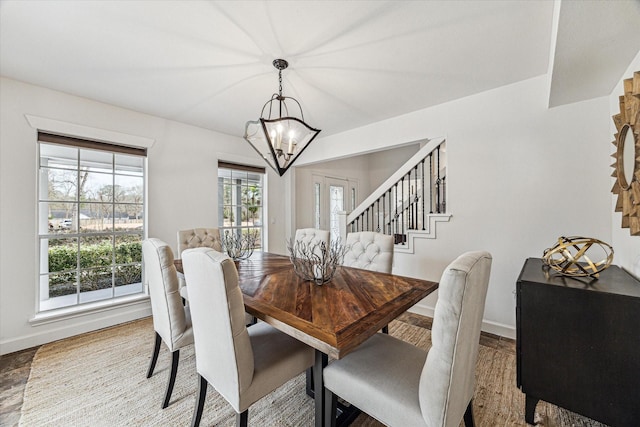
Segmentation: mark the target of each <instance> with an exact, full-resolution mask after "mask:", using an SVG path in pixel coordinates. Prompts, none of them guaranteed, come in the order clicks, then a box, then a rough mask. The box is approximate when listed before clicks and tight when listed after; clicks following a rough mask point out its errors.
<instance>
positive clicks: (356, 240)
mask: <svg viewBox="0 0 640 427" xmlns="http://www.w3.org/2000/svg"><path fill="white" fill-rule="evenodd" d="M346 247H347V251H346V252H345V254H344V259H343V261H342V265H344V266H347V267H355V268H362V269H364V270H371V271H380V272H382V273H391V267H392V266H393V236H392V235H390V234H382V233H375V232H373V231H360V232H357V233H349V234H347V241H346ZM382 332H384V333H385V334H388V333H389V326H384V327H383V328H382Z"/></svg>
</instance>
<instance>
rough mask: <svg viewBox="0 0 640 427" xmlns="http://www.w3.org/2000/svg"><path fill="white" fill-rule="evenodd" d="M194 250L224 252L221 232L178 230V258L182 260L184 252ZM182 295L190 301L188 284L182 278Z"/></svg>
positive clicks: (210, 229) (198, 229) (206, 229)
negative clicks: (203, 249)
mask: <svg viewBox="0 0 640 427" xmlns="http://www.w3.org/2000/svg"><path fill="white" fill-rule="evenodd" d="M192 248H213V249H215V250H216V251H218V252H222V243H221V241H220V230H219V229H217V228H190V229H187V230H178V258H182V251H184V250H185V249H192ZM180 295H182V298H184V299H185V300H188V299H189V295H188V292H187V287H186V283H185V282H184V280H183V279H182V278H180Z"/></svg>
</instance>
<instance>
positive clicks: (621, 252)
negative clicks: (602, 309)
mask: <svg viewBox="0 0 640 427" xmlns="http://www.w3.org/2000/svg"><path fill="white" fill-rule="evenodd" d="M634 71H640V52H638V55H636V57H635V59H634V60H633V61H632V62H631V65H629V68H627V71H626V72H625V73H624V75H623V76H621V78H620V82H619V83H618V84H617V85H616V87H615V88H614V89H613V91H612V92H611V96H610V97H609V107H610V114H609V115H610V116H613V115H615V114H618V113H619V112H620V104H619V102H618V97H619V96H621V95H622V94H623V93H624V89H623V87H622V81H623V80H624V79H628V78H630V77H633V72H634ZM609 132H610V133H609V141H613V139H614V138H613V135H614V134H615V133H616V127H615V125H614V124H613V120H609ZM608 147H609V151H610V153H609V154H613V152H614V148H615V147H614V146H613V145H611V144H609V146H608ZM612 162H613V160H612ZM610 170H611V171H613V169H610ZM614 182H615V179H613V178H611V180H610V188H611V187H612V186H613V183H614ZM611 196H612V199H611V212H612V216H611V221H612V225H611V227H612V235H613V237H612V241H611V245H612V246H613V250H614V251H615V253H614V259H613V262H614V263H615V264H618V265H620V266H622V267H623V268H624V269H625V270H627V271H628V272H630V273H631V274H633V275H634V276H636V277H637V278H638V279H640V236H631V235H630V234H629V229H628V228H622V227H621V226H620V224H621V222H622V215H621V214H620V213H619V212H614V208H615V205H616V199H617V196H616V195H614V194H611Z"/></svg>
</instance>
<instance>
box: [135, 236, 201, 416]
mask: <svg viewBox="0 0 640 427" xmlns="http://www.w3.org/2000/svg"><path fill="white" fill-rule="evenodd" d="M142 256H143V260H144V273H145V281H146V282H147V283H148V285H149V296H150V298H151V313H152V315H153V329H154V330H155V333H156V338H155V344H154V348H153V355H152V356H151V363H150V364H149V370H148V371H147V378H150V377H151V375H153V370H154V369H155V366H156V362H157V361H158V354H159V353H160V343H161V342H164V343H165V344H166V346H167V347H168V348H169V351H170V352H171V373H170V374H169V383H168V384H167V391H166V393H165V397H164V401H163V402H162V408H163V409H164V408H166V407H167V406H169V399H171V393H172V392H173V385H174V384H175V382H176V373H177V372H178V362H179V360H180V349H181V348H182V347H185V346H187V345H189V344H192V343H193V330H192V328H191V316H190V314H189V307H188V306H187V307H185V306H183V304H182V298H181V297H180V293H179V290H178V286H179V285H178V273H177V271H176V267H175V265H174V264H173V252H172V251H171V248H170V247H169V245H167V244H166V243H165V242H163V241H162V240H160V239H147V240H145V241H144V242H142Z"/></svg>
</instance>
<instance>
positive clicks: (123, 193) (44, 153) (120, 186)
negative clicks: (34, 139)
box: [38, 133, 146, 311]
mask: <svg viewBox="0 0 640 427" xmlns="http://www.w3.org/2000/svg"><path fill="white" fill-rule="evenodd" d="M38 142H39V143H38V149H39V179H38V195H39V196H38V218H39V232H38V240H39V249H40V252H39V253H40V257H39V262H40V280H39V307H38V311H46V310H51V309H55V308H61V307H69V306H74V305H79V304H83V303H88V302H94V301H100V300H108V299H114V298H118V297H121V296H124V295H131V294H136V293H142V292H143V286H142V239H143V236H144V211H145V204H144V188H145V156H146V151H145V150H144V149H136V148H128V147H119V146H115V145H110V144H104V143H98V142H93V141H86V140H81V139H76V138H69V137H61V136H57V135H50V134H45V133H39V134H38Z"/></svg>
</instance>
